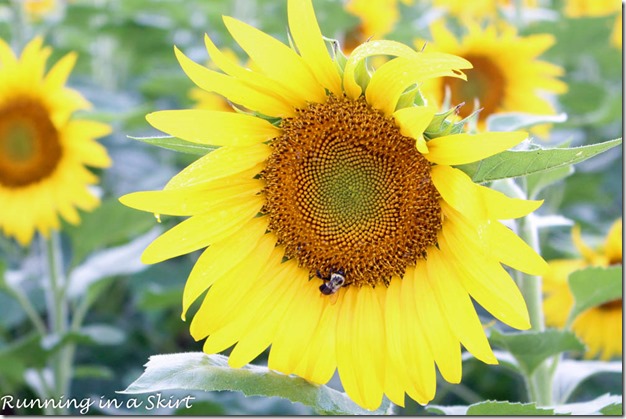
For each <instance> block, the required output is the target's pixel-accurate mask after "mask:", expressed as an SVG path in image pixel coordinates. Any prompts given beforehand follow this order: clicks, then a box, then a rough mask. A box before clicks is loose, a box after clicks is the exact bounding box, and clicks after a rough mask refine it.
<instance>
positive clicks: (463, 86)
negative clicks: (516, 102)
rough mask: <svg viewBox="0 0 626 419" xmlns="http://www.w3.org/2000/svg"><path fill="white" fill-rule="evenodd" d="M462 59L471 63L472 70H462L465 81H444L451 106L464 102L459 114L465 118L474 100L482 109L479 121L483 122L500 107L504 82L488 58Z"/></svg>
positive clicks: (476, 56) (499, 71)
mask: <svg viewBox="0 0 626 419" xmlns="http://www.w3.org/2000/svg"><path fill="white" fill-rule="evenodd" d="M463 58H465V59H466V60H468V61H469V62H470V63H472V65H473V66H474V68H471V69H468V70H463V71H464V72H465V74H466V75H467V81H464V80H461V79H456V78H450V79H449V80H446V85H447V86H449V87H450V93H451V102H452V104H453V105H456V104H459V103H462V102H465V106H463V107H461V108H460V109H459V114H460V115H461V117H463V118H465V117H467V116H469V115H470V114H471V113H472V111H473V110H474V100H475V99H478V102H479V105H480V107H481V108H482V109H483V110H482V111H481V113H480V117H479V119H480V120H484V119H485V118H486V117H487V116H488V115H490V114H492V113H494V112H496V111H497V110H498V108H499V107H500V106H501V105H502V102H503V98H504V90H505V85H506V83H505V81H506V80H505V78H504V75H503V74H502V71H501V70H500V68H499V67H498V66H497V65H496V64H494V63H493V61H492V60H490V59H489V58H487V57H483V56H481V55H466V56H464V57H463ZM444 93H445V92H444Z"/></svg>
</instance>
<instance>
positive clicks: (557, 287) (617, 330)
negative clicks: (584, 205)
mask: <svg viewBox="0 0 626 419" xmlns="http://www.w3.org/2000/svg"><path fill="white" fill-rule="evenodd" d="M572 238H573V241H574V244H575V245H576V248H577V249H578V251H579V252H580V255H581V258H580V259H557V260H553V261H550V262H549V263H548V266H549V268H548V271H547V273H546V275H545V276H544V278H543V281H544V282H543V290H544V293H545V294H546V298H545V300H544V311H545V315H546V324H547V325H548V326H554V327H564V326H565V323H566V321H567V317H568V315H569V312H570V311H571V309H572V307H573V305H574V297H573V296H572V293H571V291H570V289H569V285H568V282H567V278H568V277H569V275H570V274H571V273H572V272H574V271H577V270H579V269H583V268H586V267H588V266H611V265H621V264H622V220H621V219H619V220H617V221H616V222H615V223H614V224H613V226H612V227H611V229H610V230H609V233H608V234H607V237H606V241H605V244H604V246H603V248H602V249H600V250H599V251H595V250H593V249H592V248H590V247H589V246H587V245H586V244H585V243H584V242H583V241H582V238H581V236H580V228H578V227H575V228H574V229H573V230H572ZM572 330H573V331H574V333H576V335H577V336H578V337H580V338H581V339H582V341H583V342H584V343H585V345H587V352H586V353H585V357H586V358H593V357H594V356H596V355H598V354H599V355H600V358H601V359H604V360H607V359H610V358H611V357H613V356H621V354H622V300H621V299H620V300H616V301H611V302H609V303H606V304H603V305H601V306H599V307H594V308H591V309H589V310H587V311H585V312H584V313H582V314H581V315H580V316H578V317H577V319H576V320H575V321H574V323H573V325H572Z"/></svg>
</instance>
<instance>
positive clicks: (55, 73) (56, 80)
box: [45, 52, 78, 89]
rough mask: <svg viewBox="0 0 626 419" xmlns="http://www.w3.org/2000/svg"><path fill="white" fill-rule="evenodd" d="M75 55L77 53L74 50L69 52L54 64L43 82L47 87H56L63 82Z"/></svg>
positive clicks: (69, 71)
mask: <svg viewBox="0 0 626 419" xmlns="http://www.w3.org/2000/svg"><path fill="white" fill-rule="evenodd" d="M77 57H78V55H77V54H76V53H75V52H70V53H69V54H66V55H65V56H64V57H63V58H61V59H60V60H59V61H57V62H56V64H54V66H53V67H52V68H51V69H50V71H48V74H46V78H45V84H46V86H47V88H48V89H58V88H60V87H62V86H63V85H64V84H65V82H66V81H67V78H68V77H69V75H70V73H71V72H72V69H73V68H74V65H75V64H76V58H77Z"/></svg>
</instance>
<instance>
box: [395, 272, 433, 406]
mask: <svg viewBox="0 0 626 419" xmlns="http://www.w3.org/2000/svg"><path fill="white" fill-rule="evenodd" d="M418 271H419V274H418ZM425 273H426V270H425V268H424V263H423V262H418V266H417V267H416V268H409V269H407V271H406V273H405V274H404V278H403V279H402V287H401V291H400V294H401V302H400V308H401V310H402V311H401V312H402V320H403V321H402V324H403V326H404V331H403V336H404V338H405V340H404V345H406V346H405V348H406V350H407V352H406V353H405V360H408V361H409V363H408V364H407V374H408V376H409V379H410V386H409V387H407V394H408V395H409V396H411V398H413V399H414V400H416V401H417V402H419V403H422V404H426V403H428V402H429V401H431V400H432V399H433V397H435V390H436V375H435V362H434V355H433V353H432V351H431V350H430V345H428V339H427V337H426V333H427V328H426V326H424V325H423V324H422V321H421V319H420V318H419V315H418V313H417V298H418V295H417V292H416V287H415V283H416V281H417V280H419V278H420V277H421V276H423V275H424V274H425ZM427 321H429V320H427Z"/></svg>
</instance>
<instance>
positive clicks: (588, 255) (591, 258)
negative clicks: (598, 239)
mask: <svg viewBox="0 0 626 419" xmlns="http://www.w3.org/2000/svg"><path fill="white" fill-rule="evenodd" d="M572 241H573V242H574V246H576V249H578V251H579V252H580V254H581V255H583V257H584V258H585V260H587V262H589V263H590V264H596V263H597V261H598V260H602V256H601V255H600V254H598V253H597V252H595V251H594V250H593V249H592V248H591V247H589V246H587V244H586V243H585V242H584V241H583V238H582V236H581V234H580V226H579V225H575V226H574V227H573V228H572Z"/></svg>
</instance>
